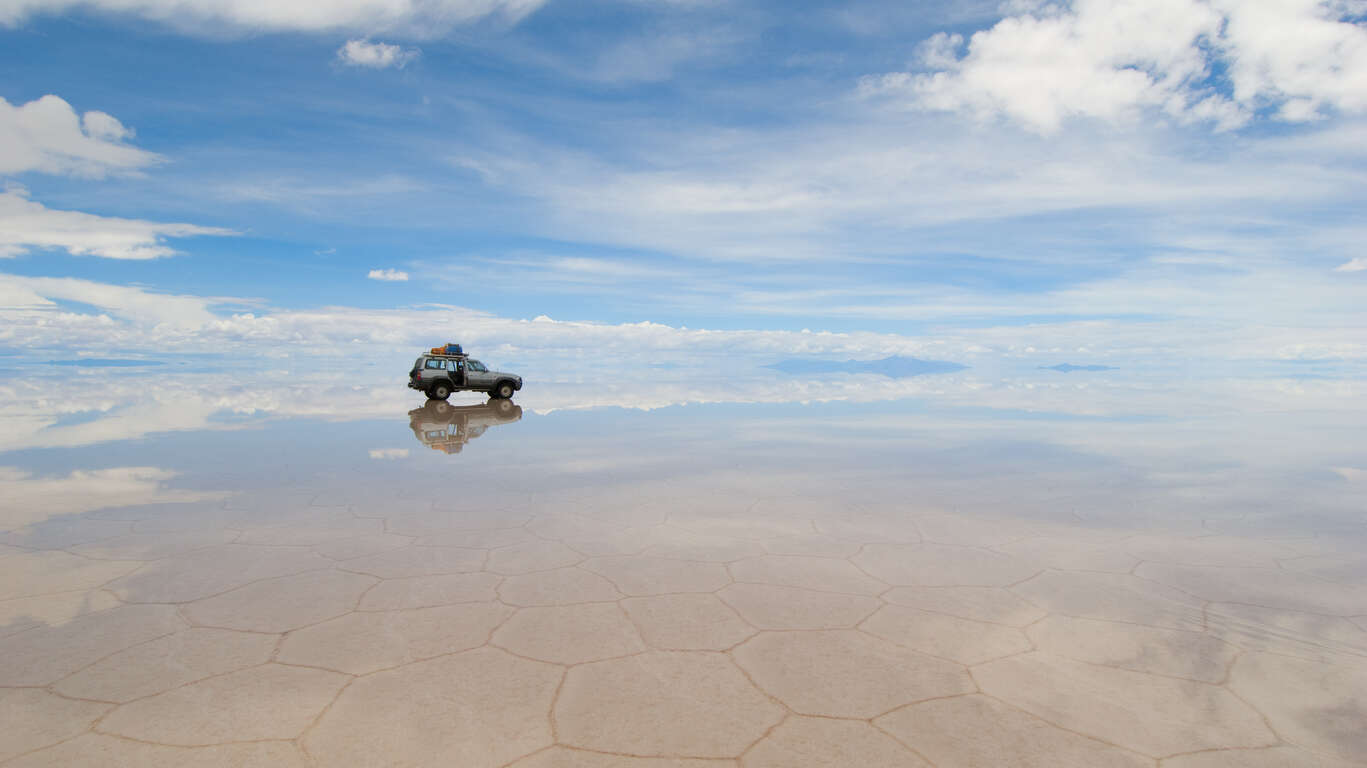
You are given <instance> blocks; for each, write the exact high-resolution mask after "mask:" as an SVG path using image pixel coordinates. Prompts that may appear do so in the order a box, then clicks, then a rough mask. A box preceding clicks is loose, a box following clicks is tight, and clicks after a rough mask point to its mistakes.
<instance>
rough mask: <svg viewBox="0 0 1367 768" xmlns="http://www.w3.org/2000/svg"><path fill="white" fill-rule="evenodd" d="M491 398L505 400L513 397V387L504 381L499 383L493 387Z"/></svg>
mask: <svg viewBox="0 0 1367 768" xmlns="http://www.w3.org/2000/svg"><path fill="white" fill-rule="evenodd" d="M493 396H494V397H497V398H501V399H503V400H507V399H508V398H510V397H512V396H513V385H512V384H511V383H509V382H506V381H504V382H501V383H500V384H499V385H498V386H497V387H494V391H493Z"/></svg>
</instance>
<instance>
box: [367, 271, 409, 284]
mask: <svg viewBox="0 0 1367 768" xmlns="http://www.w3.org/2000/svg"><path fill="white" fill-rule="evenodd" d="M366 277H368V278H370V279H371V280H381V281H384V282H387V283H406V282H408V273H407V272H404V271H403V270H400V269H372V270H370V272H368V273H366Z"/></svg>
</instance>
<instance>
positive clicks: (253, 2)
mask: <svg viewBox="0 0 1367 768" xmlns="http://www.w3.org/2000/svg"><path fill="white" fill-rule="evenodd" d="M542 2H544V0H308V1H307V2H259V1H258V0H203V1H202V2H184V1H183V0H0V26H11V27H12V26H17V25H19V24H22V23H23V22H25V21H27V20H28V19H29V18H31V17H34V16H40V15H55V14H59V13H65V12H68V11H72V10H87V9H88V10H93V11H101V12H105V13H116V14H127V15H133V16H139V17H141V18H144V19H148V20H151V21H156V22H161V23H164V24H168V25H170V26H172V27H175V28H178V29H182V30H185V31H188V32H193V33H199V34H206V35H213V34H222V33H223V32H224V31H225V30H226V31H236V32H242V33H250V32H262V31H266V32H335V31H346V32H357V33H360V34H377V33H382V32H392V33H397V34H407V35H412V36H414V37H434V36H437V35H441V34H443V33H445V32H446V31H448V30H450V29H451V28H452V27H455V26H458V25H461V24H468V23H471V22H475V21H478V20H480V19H484V18H496V19H500V20H503V21H505V22H509V23H513V22H516V21H518V20H520V19H522V18H523V17H525V16H526V15H527V14H529V13H531V12H533V11H535V10H536V9H537V8H538V7H540V6H541V4H542Z"/></svg>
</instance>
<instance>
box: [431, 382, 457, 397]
mask: <svg viewBox="0 0 1367 768" xmlns="http://www.w3.org/2000/svg"><path fill="white" fill-rule="evenodd" d="M427 396H428V397H430V398H432V399H433V400H445V399H446V398H448V397H450V396H451V388H450V387H448V386H446V385H445V384H433V385H432V388H431V389H429V390H427Z"/></svg>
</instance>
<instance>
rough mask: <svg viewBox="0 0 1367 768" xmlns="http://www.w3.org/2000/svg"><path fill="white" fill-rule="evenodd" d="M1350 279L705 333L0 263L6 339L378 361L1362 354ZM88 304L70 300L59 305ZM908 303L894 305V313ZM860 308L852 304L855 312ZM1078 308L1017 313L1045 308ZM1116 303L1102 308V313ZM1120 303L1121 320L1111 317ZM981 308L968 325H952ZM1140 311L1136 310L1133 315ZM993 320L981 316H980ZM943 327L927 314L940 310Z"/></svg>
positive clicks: (961, 297)
mask: <svg viewBox="0 0 1367 768" xmlns="http://www.w3.org/2000/svg"><path fill="white" fill-rule="evenodd" d="M1353 282H1356V281H1345V280H1342V279H1340V278H1338V277H1337V276H1335V275H1334V274H1333V273H1332V272H1329V271H1327V270H1306V269H1300V270H1295V269H1287V268H1281V269H1269V270H1266V271H1255V272H1214V273H1210V274H1208V275H1207V276H1205V277H1204V278H1199V279H1198V278H1190V277H1189V278H1188V281H1187V284H1185V286H1184V287H1183V288H1182V289H1180V290H1177V289H1175V288H1174V280H1173V279H1172V277H1171V276H1169V275H1168V274H1167V273H1165V272H1163V271H1153V270H1150V271H1147V272H1145V271H1140V272H1135V273H1132V274H1129V275H1125V276H1122V277H1118V278H1114V279H1107V280H1099V281H1094V282H1092V283H1088V284H1082V285H1079V286H1075V287H1071V288H1066V289H1060V290H1055V291H1051V292H1046V293H1042V294H1040V295H1039V296H1037V297H1034V298H1032V299H1030V300H1028V301H1024V300H1021V299H1019V298H1013V297H1002V296H993V295H991V294H988V293H983V292H964V291H960V292H957V293H954V294H951V295H947V296H942V297H938V298H937V297H934V296H931V295H929V294H928V293H927V294H925V295H923V296H921V297H919V298H917V297H910V298H907V299H905V300H903V301H902V302H901V303H900V304H890V305H888V306H886V307H884V309H885V311H887V312H889V313H891V314H890V316H892V317H901V318H902V319H905V320H914V321H918V322H919V323H920V324H922V325H926V326H927V330H926V331H924V332H923V333H920V334H917V335H910V334H899V333H875V332H868V331H855V332H846V333H833V332H810V331H805V330H804V331H788V330H767V329H763V328H757V329H736V330H732V329H727V330H713V329H706V328H687V327H681V326H673V325H666V324H663V323H655V322H639V323H595V322H572V321H559V320H553V319H551V318H549V317H544V316H541V317H537V318H534V319H532V320H525V319H516V318H510V317H500V316H497V315H493V314H490V313H487V312H481V311H478V310H474V309H468V308H463V307H454V306H424V307H414V308H399V309H363V308H355V307H341V306H333V307H320V308H317V309H262V310H254V311H251V312H243V311H240V310H238V311H231V310H228V309H225V308H226V307H227V306H228V305H236V306H239V307H240V306H241V305H243V304H247V303H248V302H246V301H244V300H241V299H237V300H233V299H223V298H214V297H199V296H187V295H168V294H163V293H156V292H153V291H149V290H146V289H143V288H139V287H134V286H120V285H110V284H107V283H100V282H95V281H89V280H77V279H71V278H31V277H22V276H17V275H5V274H0V346H5V347H10V348H12V349H16V350H18V349H31V350H41V349H47V350H53V349H59V348H60V349H63V350H87V351H97V350H108V349H110V348H118V349H124V350H128V351H130V352H139V351H145V352H150V353H162V354H164V353H167V352H170V351H179V350H186V349H196V350H202V349H214V350H216V351H219V352H221V353H223V354H227V355H246V358H245V359H252V360H258V361H263V360H269V359H275V358H288V357H293V356H301V357H310V356H314V355H319V354H326V355H332V354H335V350H338V349H347V350H349V351H350V352H349V353H354V354H356V355H358V356H361V355H363V356H368V357H369V358H370V359H374V360H386V359H390V358H393V357H395V356H396V355H397V356H398V357H399V358H402V357H404V356H406V355H407V354H408V353H410V352H412V351H413V350H421V349H425V348H427V347H430V346H431V345H432V344H433V343H436V342H441V341H449V340H458V341H460V342H462V343H463V344H465V345H466V347H467V348H469V349H479V350H481V354H483V355H487V356H488V357H489V358H490V359H495V360H496V359H498V358H500V357H503V358H505V359H506V358H508V357H514V358H517V357H518V356H521V355H526V354H535V355H537V356H540V357H542V358H545V359H557V360H565V359H573V358H576V357H579V356H582V354H583V351H584V350H593V353H594V354H595V355H597V356H599V357H600V358H602V359H605V360H606V359H614V358H620V359H623V360H628V359H629V360H635V361H637V362H640V361H643V360H645V361H656V362H664V361H668V362H674V363H689V362H693V363H703V362H705V361H708V360H713V361H714V362H715V361H716V360H717V359H720V358H747V357H748V358H751V359H762V358H768V359H778V358H780V357H795V356H819V357H822V358H827V359H836V360H846V359H862V360H869V359H878V358H882V357H887V356H890V355H903V356H911V357H918V358H922V359H934V360H952V361H956V362H966V363H969V364H976V363H977V362H979V361H994V360H1000V359H1003V358H1007V359H1017V360H1043V359H1048V360H1050V361H1056V360H1055V359H1056V358H1059V357H1064V356H1066V357H1069V358H1074V357H1078V356H1084V357H1085V358H1086V359H1088V360H1094V361H1114V360H1123V361H1124V362H1125V364H1126V365H1136V364H1140V365H1160V366H1162V365H1168V364H1171V362H1172V361H1174V360H1203V361H1206V364H1207V365H1211V364H1216V363H1217V362H1218V361H1247V360H1271V359H1291V360H1323V359H1339V360H1356V361H1364V360H1367V328H1364V327H1362V326H1361V324H1360V323H1357V322H1356V319H1357V318H1358V317H1359V316H1360V304H1361V297H1360V291H1358V290H1356V289H1355V288H1356V286H1354V285H1349V284H1348V283H1353ZM71 303H75V304H78V305H84V306H85V307H89V308H90V309H71V308H69V306H68V305H69V304H71ZM899 308H901V309H903V310H905V311H904V313H903V314H900V315H899V314H897V311H898V309H899ZM862 311H865V310H864V309H863V308H857V307H852V309H851V313H850V316H853V317H859V316H862V315H859V314H855V313H856V312H862ZM1068 315H1072V316H1074V317H1096V318H1097V319H1088V320H1067V319H1063V317H1059V319H1054V320H1043V321H1036V320H1031V321H1023V320H1022V318H1023V317H1025V318H1038V317H1048V316H1068ZM1103 315H1111V317H1102V316H1103ZM1116 315H1120V317H1116ZM964 316H967V317H971V318H974V319H975V320H976V322H975V323H974V324H972V325H971V326H968V327H955V326H954V325H953V324H952V323H947V322H946V321H948V320H951V319H953V318H956V317H964ZM1141 316H1142V317H1141ZM988 320H990V322H988ZM937 321H938V322H940V323H945V324H944V325H939V326H935V325H930V324H932V323H936V322H937Z"/></svg>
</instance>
